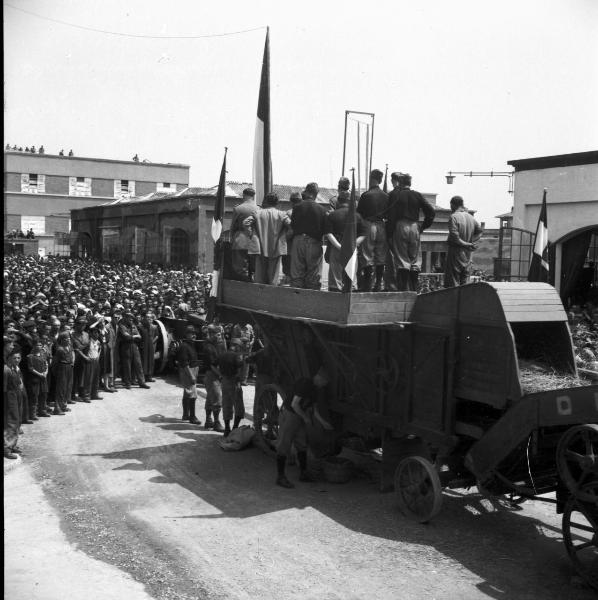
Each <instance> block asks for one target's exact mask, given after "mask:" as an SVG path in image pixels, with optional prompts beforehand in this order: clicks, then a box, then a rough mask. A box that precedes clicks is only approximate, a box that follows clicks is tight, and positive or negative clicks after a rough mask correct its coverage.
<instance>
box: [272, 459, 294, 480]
mask: <svg viewBox="0 0 598 600" xmlns="http://www.w3.org/2000/svg"><path fill="white" fill-rule="evenodd" d="M286 462H287V457H286V456H284V455H283V456H281V455H280V454H277V455H276V470H277V477H276V485H279V486H280V487H284V488H293V487H295V486H294V485H293V484H292V483H291V482H290V481H289V480H288V479H287V476H286V475H285V473H284V467H285V465H286Z"/></svg>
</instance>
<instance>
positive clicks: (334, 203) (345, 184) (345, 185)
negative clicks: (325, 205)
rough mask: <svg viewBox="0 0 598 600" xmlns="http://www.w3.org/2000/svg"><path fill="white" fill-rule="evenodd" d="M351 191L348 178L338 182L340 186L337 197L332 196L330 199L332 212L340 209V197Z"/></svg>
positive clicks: (342, 178)
mask: <svg viewBox="0 0 598 600" xmlns="http://www.w3.org/2000/svg"><path fill="white" fill-rule="evenodd" d="M350 189H351V182H350V181H349V178H348V177H341V178H340V179H339V180H338V185H337V188H336V190H337V195H336V196H332V198H330V211H329V212H332V211H333V210H336V209H337V208H338V199H339V198H340V195H341V194H343V193H344V192H348V191H349V190H350Z"/></svg>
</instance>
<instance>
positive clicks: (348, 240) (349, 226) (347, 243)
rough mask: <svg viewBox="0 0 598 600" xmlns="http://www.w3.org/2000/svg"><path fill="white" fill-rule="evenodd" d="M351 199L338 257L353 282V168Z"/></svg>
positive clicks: (355, 255)
mask: <svg viewBox="0 0 598 600" xmlns="http://www.w3.org/2000/svg"><path fill="white" fill-rule="evenodd" d="M351 179H352V182H351V199H350V200H349V210H348V212H347V220H346V221H345V231H344V232H343V240H342V242H341V252H340V259H341V263H342V264H343V265H344V268H345V273H346V274H347V277H348V278H349V279H350V280H351V281H352V282H353V281H355V278H356V276H357V244H356V238H357V221H356V217H355V204H356V201H355V169H353V170H352V174H351Z"/></svg>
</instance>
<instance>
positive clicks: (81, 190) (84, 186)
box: [69, 177, 91, 196]
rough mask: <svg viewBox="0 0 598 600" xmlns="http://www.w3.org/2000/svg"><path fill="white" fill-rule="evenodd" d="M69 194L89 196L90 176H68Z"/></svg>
mask: <svg viewBox="0 0 598 600" xmlns="http://www.w3.org/2000/svg"><path fill="white" fill-rule="evenodd" d="M69 196H91V177H69Z"/></svg>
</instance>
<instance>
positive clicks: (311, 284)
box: [291, 182, 327, 290]
mask: <svg viewBox="0 0 598 600" xmlns="http://www.w3.org/2000/svg"><path fill="white" fill-rule="evenodd" d="M318 193H319V187H318V184H317V183H315V182H312V183H308V184H307V185H306V186H305V190H304V193H303V200H302V201H301V203H299V204H297V205H296V206H295V207H294V208H293V215H292V217H291V228H292V230H293V246H292V253H291V287H297V288H307V289H312V290H319V289H320V288H321V286H322V283H321V270H322V237H323V236H324V232H325V230H326V214H327V213H326V209H325V208H324V207H323V206H321V205H319V204H318V203H317V202H316V199H317V197H318Z"/></svg>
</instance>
